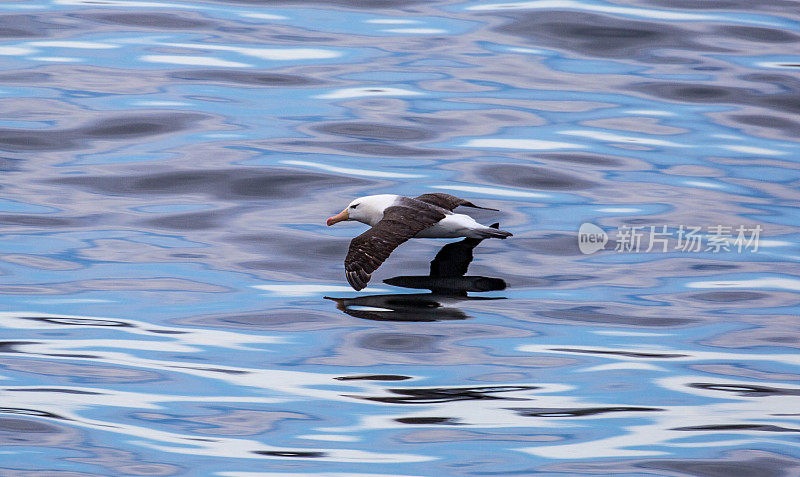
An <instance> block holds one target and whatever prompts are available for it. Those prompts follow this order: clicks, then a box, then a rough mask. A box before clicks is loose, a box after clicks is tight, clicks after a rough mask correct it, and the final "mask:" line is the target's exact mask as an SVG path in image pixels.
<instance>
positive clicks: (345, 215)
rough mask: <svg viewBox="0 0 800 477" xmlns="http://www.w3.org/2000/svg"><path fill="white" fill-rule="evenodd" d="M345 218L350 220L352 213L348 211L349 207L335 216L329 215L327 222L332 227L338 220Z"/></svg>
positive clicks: (341, 220)
mask: <svg viewBox="0 0 800 477" xmlns="http://www.w3.org/2000/svg"><path fill="white" fill-rule="evenodd" d="M345 220H350V213H349V212H347V209H344V210H343V211H341V212H339V213H338V214H336V215H334V216H333V217H328V221H327V222H325V223H326V224H328V227H330V226H331V225H333V224H335V223H337V222H343V221H345Z"/></svg>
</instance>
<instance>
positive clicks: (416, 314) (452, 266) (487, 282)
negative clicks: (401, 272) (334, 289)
mask: <svg viewBox="0 0 800 477" xmlns="http://www.w3.org/2000/svg"><path fill="white" fill-rule="evenodd" d="M491 226H492V227H494V228H498V227H499V224H492V225H491ZM481 241H482V239H474V238H465V239H464V240H461V241H459V242H454V243H449V244H447V245H445V246H444V247H442V248H441V250H439V253H437V254H436V257H435V258H434V259H433V261H431V270H430V274H428V275H413V276H398V277H392V278H388V279H386V280H384V283H387V284H389V285H394V286H399V287H404V288H415V289H424V290H430V293H401V294H391V295H366V296H359V297H355V298H334V297H327V296H326V297H325V299H327V300H332V301H335V302H336V308H338V309H339V310H341V311H343V312H344V313H347V314H348V315H350V316H353V317H355V318H361V319H363V320H373V321H417V322H422V321H445V320H465V319H467V318H469V317H470V316H469V315H467V314H466V313H464V312H463V311H461V310H460V309H458V308H456V307H454V306H453V305H454V304H456V303H459V302H462V301H467V300H502V299H504V298H503V297H473V296H469V295H468V292H486V291H498V290H505V288H506V282H505V280H503V279H502V278H491V277H483V276H467V275H466V273H467V269H468V268H469V265H470V263H472V259H473V254H472V250H473V249H474V248H475V247H477V246H478V244H479V243H481Z"/></svg>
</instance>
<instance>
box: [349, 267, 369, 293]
mask: <svg viewBox="0 0 800 477" xmlns="http://www.w3.org/2000/svg"><path fill="white" fill-rule="evenodd" d="M345 275H346V277H347V283H349V284H350V286H351V287H353V290H355V291H361V290H363V289H364V288H365V287H366V286H367V282H369V279H370V278H371V277H372V275H371V274H369V273H366V272H364V271H363V270H351V271H349V272H347V273H346V274H345Z"/></svg>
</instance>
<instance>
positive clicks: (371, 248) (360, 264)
mask: <svg viewBox="0 0 800 477" xmlns="http://www.w3.org/2000/svg"><path fill="white" fill-rule="evenodd" d="M412 200H413V199H406V201H412ZM414 202H417V203H416V204H413V203H407V204H400V205H393V206H391V207H388V208H387V209H386V210H385V211H384V212H383V219H381V221H380V222H378V223H377V224H375V226H373V227H372V228H371V229H369V230H367V231H366V232H364V233H363V234H361V235H359V236H358V237H356V238H354V239H353V240H352V241H351V242H350V249H349V250H348V251H347V257H345V259H344V270H345V274H346V275H347V282H348V283H350V286H352V287H353V288H355V289H356V290H361V289H362V288H364V287H365V286H367V282H368V281H369V279H370V278H371V276H372V272H374V271H375V270H377V269H378V267H380V266H381V264H382V263H383V262H384V261H385V260H386V259H387V258H389V255H390V254H391V253H392V252H393V251H394V249H396V248H397V247H398V246H399V245H400V244H401V243H403V242H405V241H406V240H408V239H410V238H411V237H413V236H414V235H416V234H417V233H418V232H420V231H421V230H424V229H426V228H428V227H430V226H431V225H433V224H435V223H436V222H438V221H440V220H442V219H443V218H444V217H445V215H444V213H443V212H442V211H441V210H437V208H435V207H428V206H426V205H425V204H420V203H418V201H414Z"/></svg>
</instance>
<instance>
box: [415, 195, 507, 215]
mask: <svg viewBox="0 0 800 477" xmlns="http://www.w3.org/2000/svg"><path fill="white" fill-rule="evenodd" d="M415 199H417V200H421V201H422V202H425V203H427V204H431V205H435V206H437V207H441V208H443V209H446V210H453V209H455V208H456V207H458V206H459V205H463V206H464V207H472V208H475V209H485V210H494V211H497V209H490V208H489V207H478V206H477V205H475V204H473V203H472V202H470V201H468V200H464V199H460V198H458V197H456V196H454V195H450V194H442V193H441V192H435V193H433V194H422V195H421V196H418V197H415Z"/></svg>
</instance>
